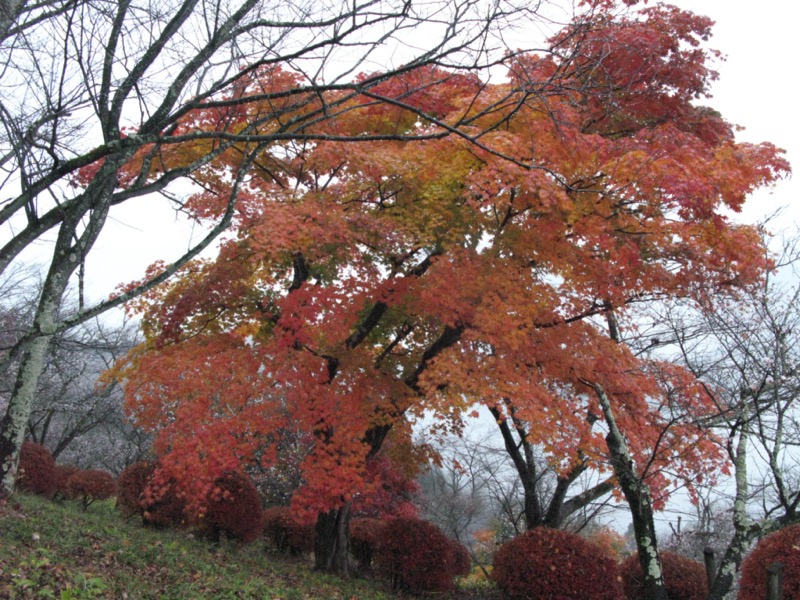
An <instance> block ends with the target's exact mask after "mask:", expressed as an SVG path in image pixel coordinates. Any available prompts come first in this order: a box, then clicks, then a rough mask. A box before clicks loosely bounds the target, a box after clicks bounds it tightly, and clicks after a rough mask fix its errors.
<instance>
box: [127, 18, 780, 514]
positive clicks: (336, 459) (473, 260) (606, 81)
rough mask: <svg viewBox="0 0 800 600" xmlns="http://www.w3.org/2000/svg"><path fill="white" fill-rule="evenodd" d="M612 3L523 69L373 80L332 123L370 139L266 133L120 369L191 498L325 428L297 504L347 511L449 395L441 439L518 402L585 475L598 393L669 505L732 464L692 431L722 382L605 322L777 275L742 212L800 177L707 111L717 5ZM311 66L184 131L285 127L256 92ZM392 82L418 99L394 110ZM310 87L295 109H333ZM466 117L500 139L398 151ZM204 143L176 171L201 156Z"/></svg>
mask: <svg viewBox="0 0 800 600" xmlns="http://www.w3.org/2000/svg"><path fill="white" fill-rule="evenodd" d="M595 4H597V8H596V10H595V12H594V13H593V16H592V17H591V20H590V21H587V20H586V19H584V20H581V21H580V22H578V21H576V23H575V24H574V25H572V26H570V27H569V28H568V29H567V30H566V31H565V32H564V34H562V35H560V36H557V37H556V38H554V40H553V44H554V49H557V50H558V52H556V53H554V54H552V55H550V56H548V57H543V56H539V55H528V56H523V57H517V58H515V59H514V60H513V61H510V62H509V68H510V72H511V76H510V77H509V80H508V81H507V82H506V83H501V84H481V83H480V82H478V81H477V80H475V79H472V78H465V77H454V76H451V75H450V74H449V73H447V72H446V71H444V70H441V69H430V68H428V69H425V70H421V71H411V72H409V73H407V74H405V75H403V76H401V77H398V78H395V79H390V80H386V81H385V82H382V83H381V84H380V85H379V86H378V87H376V88H374V89H373V93H372V95H364V96H361V97H357V98H355V97H353V98H347V97H345V96H342V95H337V94H332V95H330V96H329V97H327V98H326V101H327V102H329V103H332V102H340V103H341V104H340V106H346V107H349V108H350V110H347V111H344V112H342V113H341V114H340V115H339V116H338V117H337V118H334V119H332V120H331V121H329V122H326V123H325V124H321V125H319V126H318V128H317V129H315V130H314V133H315V134H317V135H319V136H323V135H324V134H325V133H326V132H328V133H331V134H336V135H342V134H343V132H344V133H346V134H347V135H361V136H363V141H362V142H360V143H352V142H337V141H330V140H324V139H318V140H315V141H313V142H308V143H305V144H302V143H298V142H292V143H285V144H280V143H275V144H273V145H272V146H270V147H268V148H265V149H264V150H263V152H262V154H261V155H260V156H259V159H258V160H257V161H256V165H257V166H256V167H254V168H253V170H252V171H251V172H250V175H249V179H248V181H247V182H246V185H245V186H244V187H243V188H242V189H241V191H240V193H239V196H238V198H239V201H238V203H237V214H236V218H235V229H234V232H233V234H232V235H231V236H230V237H229V238H228V239H227V240H225V241H224V242H223V244H222V246H221V249H220V253H219V256H218V257H217V258H216V259H212V260H205V261H196V262H194V263H191V264H190V265H187V266H186V267H185V268H184V269H183V270H182V272H181V273H180V274H179V276H178V277H177V278H176V279H175V280H174V281H172V282H171V283H170V284H169V285H166V286H162V287H161V288H158V289H156V290H154V291H153V292H151V293H149V294H148V295H146V296H144V297H143V298H141V299H140V300H139V301H137V302H136V303H135V304H134V305H132V307H131V309H132V310H134V311H137V312H139V313H140V314H142V316H143V324H144V330H145V335H146V341H145V343H144V344H143V345H141V346H140V347H139V348H137V349H135V350H134V351H133V352H132V353H131V354H130V356H129V357H128V358H127V359H126V361H125V362H124V363H122V364H120V365H118V367H117V368H116V371H115V373H114V376H116V377H119V378H121V379H124V380H126V402H127V406H128V410H129V412H130V413H131V414H132V416H134V417H135V418H136V420H137V422H138V423H139V424H140V425H142V426H144V427H147V428H149V429H151V430H152V431H154V432H156V433H157V434H158V438H157V439H158V442H157V450H158V452H159V454H160V455H161V456H162V464H163V468H164V470H165V473H168V474H169V477H171V478H174V479H175V480H176V481H178V482H180V485H181V487H182V489H185V490H187V491H186V495H187V499H189V500H190V501H192V499H194V500H193V501H195V502H199V503H202V500H201V499H203V498H207V497H208V492H209V490H210V489H211V488H210V486H211V485H212V484H213V481H214V480H215V478H216V477H218V476H219V475H220V474H222V473H224V472H227V471H230V470H235V469H236V468H238V467H239V465H241V464H242V463H247V462H252V461H256V460H258V461H261V462H262V463H263V464H264V465H265V466H268V465H269V464H270V461H271V460H272V458H273V452H274V448H275V446H276V444H277V442H278V441H279V440H280V436H281V431H282V429H285V428H286V427H288V426H289V425H291V427H292V428H295V429H296V428H300V429H301V430H303V431H306V432H309V434H310V435H311V436H312V437H313V440H314V447H313V449H312V451H311V452H310V453H309V454H308V455H307V456H306V457H305V459H304V462H303V464H302V470H303V479H304V482H305V485H304V486H303V488H302V489H301V490H300V492H299V493H298V495H297V496H296V497H295V504H296V506H297V507H298V508H302V509H305V510H307V511H309V512H314V511H324V510H328V509H330V508H331V507H336V506H340V505H342V504H343V503H344V502H349V501H350V500H352V499H354V498H355V497H357V496H358V495H359V494H364V493H367V492H369V490H370V486H371V482H370V478H369V473H368V471H367V464H368V457H372V456H373V455H374V454H376V453H377V452H378V450H379V449H380V448H381V445H382V442H383V439H384V437H385V435H386V433H387V432H388V431H389V430H391V432H392V435H393V436H394V437H395V438H396V439H397V440H398V441H399V442H402V441H407V440H408V439H409V438H410V431H411V429H410V426H409V422H408V419H409V418H415V417H418V416H420V415H422V414H423V413H425V411H432V413H433V414H434V415H435V417H436V421H435V424H434V426H433V429H434V432H448V431H453V430H455V431H458V430H459V429H460V427H461V424H462V421H463V419H464V418H465V413H466V411H467V409H468V407H470V406H471V405H472V404H473V403H475V402H482V403H484V404H486V405H488V406H490V407H497V408H498V409H499V410H500V411H501V412H502V413H503V414H507V411H509V410H511V407H513V410H514V411H515V415H516V417H517V418H519V419H521V420H523V421H525V422H527V423H529V424H531V427H530V441H531V442H532V443H535V444H540V445H541V446H542V447H543V448H544V450H545V452H546V453H547V456H548V459H549V460H550V461H551V462H552V464H555V465H558V466H559V467H560V468H562V469H564V470H568V469H569V468H570V467H571V466H572V465H573V463H574V461H575V460H576V456H578V452H580V453H581V455H582V456H583V457H585V458H586V460H587V461H588V463H589V466H591V467H593V468H596V469H599V470H601V471H602V470H608V468H609V467H608V457H607V449H606V445H605V442H604V439H603V433H602V428H600V427H599V426H596V425H595V423H597V422H598V420H600V419H601V418H600V416H599V415H602V411H601V410H600V407H599V406H598V404H597V399H596V398H595V397H594V395H593V394H591V393H588V392H589V391H590V390H589V389H588V388H587V387H586V385H585V383H586V382H587V381H589V382H595V383H597V384H598V385H602V387H603V389H605V390H606V391H607V393H608V395H609V397H610V398H611V399H612V401H613V402H614V403H615V407H614V408H615V414H616V415H617V419H618V425H619V426H620V428H621V429H622V431H624V432H625V434H626V436H627V437H628V443H629V446H630V448H631V451H632V453H633V456H634V459H635V460H636V461H637V464H639V465H641V467H640V468H641V469H642V470H644V469H645V468H646V469H647V471H646V473H643V474H644V475H646V477H647V481H648V483H649V484H650V486H651V488H652V489H653V490H655V492H656V493H655V496H656V497H657V499H658V500H659V501H661V502H663V500H664V499H665V497H666V496H665V494H666V491H667V490H668V487H669V484H670V480H669V478H668V477H667V476H666V473H667V472H670V473H673V474H678V475H680V476H686V477H691V478H696V477H702V476H706V475H709V474H712V473H713V472H714V470H715V469H717V468H718V467H719V464H720V460H721V455H720V453H719V450H718V447H717V446H716V444H715V441H714V440H713V439H712V438H711V437H710V434H709V433H708V432H707V431H706V430H703V429H701V428H698V427H696V426H695V425H694V424H693V421H694V417H696V416H698V415H702V414H704V413H706V412H708V411H710V410H712V409H713V406H712V405H711V403H710V399H709V398H708V397H707V394H705V392H704V391H703V389H702V388H701V387H700V386H698V385H697V383H696V382H695V381H694V379H693V378H692V377H691V376H690V375H689V374H688V373H686V372H685V371H683V370H681V369H678V368H676V367H674V366H671V365H665V364H660V363H657V362H652V361H647V360H643V359H641V358H639V357H637V356H635V355H634V354H633V353H632V352H631V351H630V350H629V349H628V348H626V347H625V346H624V345H621V344H617V343H615V342H613V341H612V340H611V339H609V337H608V335H607V333H606V332H605V331H604V326H603V324H602V323H601V322H600V321H599V320H598V317H600V316H602V315H603V314H605V313H607V312H609V311H612V310H613V311H614V312H615V313H616V314H617V315H619V317H620V318H624V313H625V310H626V307H628V306H630V305H632V304H633V303H638V302H647V301H650V300H653V299H660V298H669V297H689V298H694V299H697V300H702V299H703V298H704V297H706V296H707V295H711V294H715V293H717V292H718V291H719V290H721V289H730V288H732V287H736V286H746V285H749V284H751V283H753V282H754V281H756V280H757V279H758V278H759V277H760V276H761V274H762V273H763V272H764V269H765V268H767V264H766V262H765V261H764V259H763V253H762V252H760V246H759V244H760V237H759V235H758V231H757V230H756V229H755V228H753V227H749V226H743V225H737V224H735V223H733V222H731V221H730V220H729V219H728V218H727V217H726V216H725V215H724V213H725V211H726V210H728V209H733V210H739V209H740V208H741V206H742V202H743V201H744V198H745V197H746V196H747V194H749V193H750V192H751V191H753V190H754V189H756V188H759V187H762V186H766V185H770V184H771V183H772V182H774V181H775V180H776V178H778V177H780V176H782V175H784V174H786V173H787V171H788V165H787V163H786V162H785V160H784V159H783V158H782V156H781V152H780V151H779V150H777V149H776V148H775V147H773V146H772V145H770V144H760V145H752V144H743V143H737V142H735V140H734V139H733V136H732V134H731V131H732V128H731V126H730V125H729V124H728V123H727V122H726V121H724V120H723V119H722V118H721V117H720V116H719V115H718V114H716V113H715V112H713V111H711V110H708V109H706V108H703V107H702V106H700V105H698V104H697V100H698V99H699V98H701V97H703V96H704V94H705V93H706V91H707V89H708V84H709V82H710V81H711V80H712V79H713V78H714V77H715V76H716V75H715V73H714V72H713V71H712V70H710V69H709V68H708V66H707V58H708V56H707V54H708V52H707V51H706V50H704V49H702V48H701V47H700V46H698V42H699V41H700V40H703V39H705V38H706V37H707V36H708V33H709V26H710V22H709V21H708V19H705V18H702V17H697V16H695V15H693V14H691V13H688V12H684V11H680V10H678V9H674V8H670V7H663V6H657V7H652V8H646V9H644V10H643V11H642V12H641V13H639V14H638V15H637V16H632V17H615V16H613V12H612V11H610V10H609V8H608V6H607V5H608V4H610V3H606V2H598V3H595ZM562 56H563V57H568V58H559V57H562ZM590 67H594V68H590ZM291 81H292V75H291V74H290V73H287V72H285V71H282V70H280V69H278V68H272V69H268V70H263V71H255V72H254V73H252V77H251V79H250V80H249V81H248V82H247V85H242V86H239V87H237V89H236V90H232V91H231V92H230V94H232V95H233V96H236V95H237V94H238V95H239V96H241V97H245V96H248V95H252V97H253V98H254V100H253V101H252V102H251V103H248V102H245V103H242V104H240V105H237V106H236V107H234V108H226V109H225V111H226V112H225V113H224V114H222V113H221V112H220V110H221V109H218V108H214V107H209V108H208V109H200V110H198V111H195V112H194V113H192V114H189V115H187V116H186V120H185V123H184V125H183V126H184V128H185V130H186V131H187V132H188V131H192V132H202V131H204V130H207V129H209V128H220V127H230V128H233V129H235V128H236V127H243V126H245V125H247V124H251V123H255V122H258V123H261V121H259V119H263V124H261V125H259V126H263V127H273V126H276V125H275V124H274V123H272V124H270V123H269V120H268V119H266V117H265V115H268V114H269V102H274V101H277V100H276V99H275V98H271V99H269V100H267V99H265V98H264V97H263V96H259V91H261V90H276V89H283V88H282V86H284V87H285V86H289V85H290V84H291ZM381 95H383V96H385V97H391V98H392V99H394V100H396V101H397V102H400V103H403V104H405V105H409V106H412V107H415V108H416V110H417V111H418V112H416V113H414V112H411V113H409V112H408V111H405V110H403V109H402V107H399V106H398V105H397V104H394V105H387V104H378V103H375V102H374V97H373V96H381ZM239 96H237V97H239ZM305 100H306V103H305V104H304V103H303V102H301V101H300V100H298V99H297V98H295V100H290V99H288V97H287V98H286V99H284V100H281V101H282V102H290V101H297V110H298V111H305V110H311V109H312V108H313V105H314V104H313V102H312V100H311V99H308V98H306V99H305ZM464 118H468V119H469V123H470V125H469V127H468V128H467V129H465V130H464V131H465V132H466V133H467V134H477V133H478V132H480V131H482V130H483V129H487V130H486V131H484V132H483V134H482V135H481V136H480V140H479V141H480V145H479V146H476V145H475V144H474V143H472V141H470V140H467V139H464V137H459V136H455V135H452V136H442V137H439V138H436V139H427V140H421V141H415V142H411V141H400V140H392V139H383V138H384V137H386V136H391V135H392V134H395V133H397V132H398V131H406V130H408V129H410V128H411V129H413V128H418V129H419V130H420V131H429V132H431V133H436V132H439V133H442V132H443V129H442V128H441V126H442V125H443V124H446V123H450V122H453V123H455V122H461V123H463V119H464ZM492 123H494V125H497V124H498V123H502V126H492ZM198 140H199V141H198ZM208 143H210V142H208ZM204 144H206V142H204V141H203V138H202V137H199V138H197V139H193V140H192V141H187V142H186V144H175V145H173V146H171V147H170V154H169V155H165V156H162V157H160V160H162V161H172V162H171V163H170V164H171V165H172V166H174V165H175V164H180V162H181V161H184V162H191V161H193V160H196V158H197V157H198V156H200V155H202V153H204V152H207V151H208V148H207V147H206V145H204ZM241 150H242V149H241V148H240V149H238V150H237V149H236V148H232V149H231V150H230V151H228V152H226V153H224V154H222V155H220V156H218V157H216V158H215V159H214V160H213V161H211V162H210V163H209V164H208V165H206V166H204V167H203V168H202V169H201V170H200V172H199V175H198V177H199V178H200V181H201V183H202V185H203V187H204V191H203V192H202V193H199V194H197V195H196V196H194V197H193V198H192V199H191V201H190V203H189V210H190V211H192V214H193V215H194V216H195V217H196V218H197V219H198V220H201V221H202V220H204V219H207V218H209V217H214V216H218V215H219V214H220V212H221V211H222V210H223V208H224V199H226V198H228V195H229V193H230V186H231V182H230V180H229V176H228V175H229V173H230V168H231V167H232V166H235V164H237V161H239V160H240V158H241V156H242V152H241ZM501 154H502V155H505V158H503V157H501V156H500V155H501ZM507 158H511V159H512V160H507ZM143 160H144V157H142V156H139V157H137V158H136V159H135V161H134V162H136V161H139V163H138V164H144V163H143V162H142V161H143ZM156 164H157V163H156V162H155V161H154V162H153V165H156ZM153 168H155V167H153ZM137 169H138V167H136V166H133V167H132V170H133V171H137ZM157 268H158V267H156V269H157ZM600 422H602V421H601V420H600ZM399 445H402V444H399ZM407 458H408V459H409V460H413V459H415V458H419V456H414V455H412V454H409V455H408V456H407ZM165 476H166V475H165ZM196 508H197V509H198V510H200V511H202V508H201V507H196Z"/></svg>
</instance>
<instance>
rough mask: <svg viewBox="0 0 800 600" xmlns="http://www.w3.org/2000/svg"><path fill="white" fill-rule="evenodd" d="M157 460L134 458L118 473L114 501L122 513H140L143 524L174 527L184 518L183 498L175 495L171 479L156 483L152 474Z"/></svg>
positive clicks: (154, 472) (127, 514) (155, 469)
mask: <svg viewBox="0 0 800 600" xmlns="http://www.w3.org/2000/svg"><path fill="white" fill-rule="evenodd" d="M158 468H159V465H158V463H155V462H149V461H139V462H135V463H133V464H132V465H130V466H129V467H128V468H126V469H125V470H124V471H123V472H122V473H121V474H120V476H119V495H118V497H117V504H118V505H119V507H120V510H121V511H122V514H123V515H125V516H131V515H140V516H141V517H142V522H143V523H144V524H145V525H153V526H155V527H177V526H180V525H183V524H185V522H186V514H185V509H186V502H185V501H184V500H183V498H181V497H180V496H179V495H178V492H177V489H176V488H175V485H174V482H171V483H170V482H167V483H166V484H165V483H159V482H157V481H156V480H155V479H154V478H155V475H156V472H157V470H158Z"/></svg>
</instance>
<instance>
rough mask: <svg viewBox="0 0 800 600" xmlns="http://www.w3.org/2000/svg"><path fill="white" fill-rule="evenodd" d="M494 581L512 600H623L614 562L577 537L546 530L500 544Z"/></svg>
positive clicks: (495, 562)
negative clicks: (568, 599) (574, 599)
mask: <svg viewBox="0 0 800 600" xmlns="http://www.w3.org/2000/svg"><path fill="white" fill-rule="evenodd" d="M492 579H494V581H495V582H496V583H497V586H498V587H499V588H500V589H501V590H503V592H504V594H506V595H507V596H508V597H509V598H512V599H523V598H592V599H593V600H620V599H621V598H622V587H621V585H620V582H619V579H618V577H617V565H616V562H614V560H613V559H611V558H609V557H608V556H606V555H605V554H604V552H603V551H602V550H601V549H600V548H598V547H596V546H594V544H591V543H589V542H587V541H586V540H584V539H583V538H581V537H580V536H578V535H575V534H573V533H568V532H565V531H559V530H555V529H549V528H545V527H539V528H536V529H532V530H530V531H527V532H525V533H523V534H522V535H520V536H518V537H516V538H514V539H513V540H510V541H508V542H506V543H505V544H503V545H502V546H501V547H500V549H499V550H498V551H497V553H496V554H495V556H494V570H493V571H492Z"/></svg>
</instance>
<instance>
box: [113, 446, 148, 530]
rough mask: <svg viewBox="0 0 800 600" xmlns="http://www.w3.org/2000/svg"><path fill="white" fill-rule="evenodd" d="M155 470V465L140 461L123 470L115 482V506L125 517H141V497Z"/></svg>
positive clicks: (142, 511) (142, 509)
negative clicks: (116, 488)
mask: <svg viewBox="0 0 800 600" xmlns="http://www.w3.org/2000/svg"><path fill="white" fill-rule="evenodd" d="M155 470H156V463H153V462H149V461H144V460H140V461H138V462H135V463H133V464H131V465H129V466H128V467H126V468H125V470H124V471H122V473H120V474H119V479H118V480H117V487H118V490H117V506H118V507H119V509H120V512H122V515H123V516H125V517H131V516H133V515H139V516H142V514H143V513H144V507H143V506H142V504H141V502H142V495H143V494H144V488H145V487H147V482H148V481H150V477H152V476H153V472H154V471H155Z"/></svg>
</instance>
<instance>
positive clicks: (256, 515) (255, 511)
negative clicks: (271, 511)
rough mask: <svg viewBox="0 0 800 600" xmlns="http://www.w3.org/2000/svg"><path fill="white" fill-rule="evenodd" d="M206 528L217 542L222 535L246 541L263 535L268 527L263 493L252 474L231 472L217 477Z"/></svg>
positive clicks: (207, 514) (204, 519)
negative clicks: (261, 493)
mask: <svg viewBox="0 0 800 600" xmlns="http://www.w3.org/2000/svg"><path fill="white" fill-rule="evenodd" d="M203 528H204V529H205V530H206V532H207V533H208V534H209V536H210V537H211V539H212V540H214V541H215V542H218V541H219V539H220V535H225V536H227V537H229V538H231V539H234V540H236V541H238V542H242V543H244V544H248V543H250V542H252V541H254V540H256V539H258V538H259V537H260V536H261V532H262V531H263V529H264V517H263V513H262V510H261V496H260V494H259V493H258V490H257V489H256V486H255V485H253V482H252V481H251V479H250V478H249V477H247V476H245V475H242V474H240V473H228V474H226V475H223V476H222V477H220V478H219V479H217V480H216V482H215V486H214V489H213V490H212V492H211V494H210V495H209V499H208V507H207V509H206V513H205V516H204V517H203Z"/></svg>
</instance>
